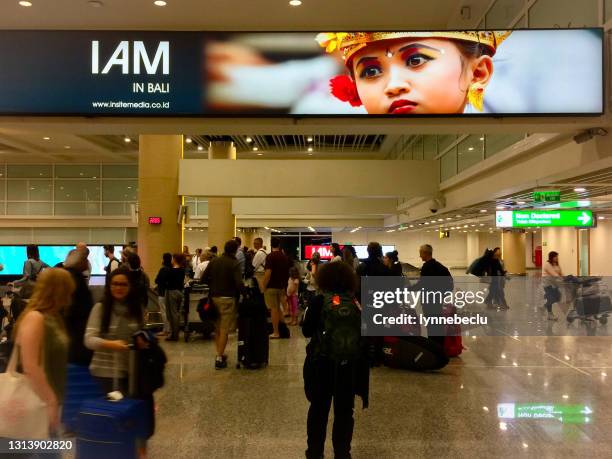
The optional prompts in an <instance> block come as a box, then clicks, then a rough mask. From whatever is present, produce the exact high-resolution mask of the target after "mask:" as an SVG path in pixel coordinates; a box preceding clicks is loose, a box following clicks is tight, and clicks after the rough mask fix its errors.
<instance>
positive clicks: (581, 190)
mask: <svg viewBox="0 0 612 459" xmlns="http://www.w3.org/2000/svg"><path fill="white" fill-rule="evenodd" d="M574 191H575V192H576V193H584V192H585V191H586V188H583V187H578V188H574Z"/></svg>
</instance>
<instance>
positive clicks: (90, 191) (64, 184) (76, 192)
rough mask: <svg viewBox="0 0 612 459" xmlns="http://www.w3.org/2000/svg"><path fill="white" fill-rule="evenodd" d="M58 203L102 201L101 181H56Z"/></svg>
mask: <svg viewBox="0 0 612 459" xmlns="http://www.w3.org/2000/svg"><path fill="white" fill-rule="evenodd" d="M55 200H56V201H100V181H99V180H56V181H55Z"/></svg>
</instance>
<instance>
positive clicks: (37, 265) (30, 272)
mask: <svg viewBox="0 0 612 459" xmlns="http://www.w3.org/2000/svg"><path fill="white" fill-rule="evenodd" d="M26 255H27V257H28V259H27V260H26V261H25V262H24V263H23V277H22V278H21V279H17V280H16V281H14V282H13V283H12V285H13V286H15V287H18V286H20V285H23V284H25V283H27V282H36V279H37V278H38V275H39V274H40V273H41V272H42V270H43V269H45V268H48V267H49V265H48V264H47V263H45V262H44V261H41V260H40V255H39V254H38V246H37V245H35V244H29V245H28V246H27V247H26Z"/></svg>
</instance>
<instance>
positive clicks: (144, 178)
mask: <svg viewBox="0 0 612 459" xmlns="http://www.w3.org/2000/svg"><path fill="white" fill-rule="evenodd" d="M139 145H140V147H139V154H138V254H139V255H140V259H141V261H142V265H143V268H144V270H145V272H146V273H147V274H148V275H149V277H151V278H152V279H154V278H155V275H156V274H157V271H158V269H159V266H160V264H161V259H162V254H163V253H164V252H173V253H174V252H181V249H182V236H183V232H182V224H179V223H177V217H178V209H179V206H180V204H181V198H180V196H179V195H178V170H179V160H180V159H181V158H182V156H183V136H182V135H141V136H140V138H139ZM149 217H161V224H159V225H151V224H149V222H148V220H149Z"/></svg>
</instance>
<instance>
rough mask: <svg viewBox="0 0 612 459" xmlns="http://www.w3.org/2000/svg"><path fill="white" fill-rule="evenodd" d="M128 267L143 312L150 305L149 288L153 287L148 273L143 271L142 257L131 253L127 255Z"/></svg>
mask: <svg viewBox="0 0 612 459" xmlns="http://www.w3.org/2000/svg"><path fill="white" fill-rule="evenodd" d="M127 266H128V268H129V271H130V277H131V279H130V281H131V283H132V289H133V290H134V294H135V295H136V297H137V298H138V301H140V304H141V305H142V308H143V310H146V309H147V305H148V304H149V287H150V286H151V281H150V280H149V276H147V273H145V272H144V271H143V269H142V265H141V263H140V257H139V256H138V254H137V253H135V252H130V253H128V254H127Z"/></svg>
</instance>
